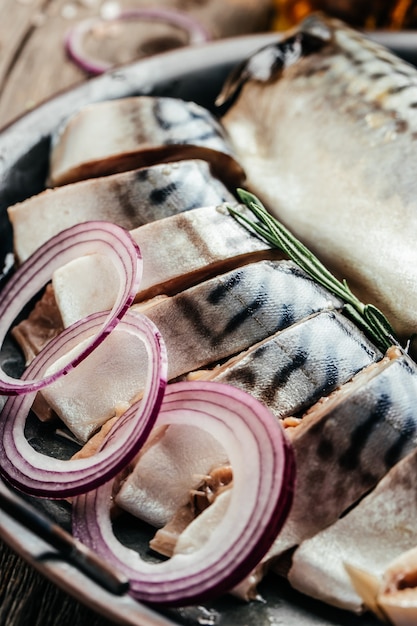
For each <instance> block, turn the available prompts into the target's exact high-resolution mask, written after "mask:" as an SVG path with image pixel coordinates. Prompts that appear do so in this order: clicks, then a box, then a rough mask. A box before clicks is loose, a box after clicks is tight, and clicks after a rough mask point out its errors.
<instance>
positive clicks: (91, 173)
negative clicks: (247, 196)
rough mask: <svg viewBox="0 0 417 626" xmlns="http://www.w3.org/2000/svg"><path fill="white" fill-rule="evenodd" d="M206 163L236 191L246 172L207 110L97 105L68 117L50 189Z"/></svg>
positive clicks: (163, 103) (140, 100)
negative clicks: (159, 166)
mask: <svg viewBox="0 0 417 626" xmlns="http://www.w3.org/2000/svg"><path fill="white" fill-rule="evenodd" d="M190 158H191V159H192V158H202V159H204V160H207V161H208V162H209V163H210V164H211V167H212V169H213V171H214V172H215V173H216V175H217V176H218V177H219V178H220V179H221V180H223V181H225V182H226V184H227V186H230V187H231V188H235V187H237V186H239V185H241V184H242V183H243V180H244V172H243V170H242V168H241V166H240V164H239V163H238V162H237V161H236V160H235V158H234V155H233V153H232V150H231V147H230V144H229V142H228V140H227V138H226V134H225V132H224V129H223V128H222V126H221V125H220V124H219V122H218V120H217V119H216V118H215V117H214V116H213V115H212V114H211V113H210V112H209V111H208V110H207V109H205V108H203V107H201V106H199V105H197V104H196V103H194V102H187V101H184V100H179V99H176V98H163V97H159V98H158V97H156V96H155V97H152V96H136V97H130V98H123V99H119V100H109V101H104V102H98V103H95V104H92V105H89V106H86V107H84V108H83V109H82V110H81V111H79V112H78V113H76V114H75V115H74V116H73V117H72V118H70V119H69V120H68V121H67V122H66V123H65V125H63V127H61V129H60V130H59V132H58V133H57V135H56V137H55V138H54V140H53V146H52V150H51V156H50V171H49V178H48V185H49V186H57V185H63V184H67V183H71V182H75V181H77V180H83V179H86V178H91V177H96V176H100V175H101V176H103V175H107V174H113V173H115V172H121V171H125V170H127V169H132V168H138V167H143V166H149V165H153V164H155V163H163V162H167V161H178V160H181V159H190Z"/></svg>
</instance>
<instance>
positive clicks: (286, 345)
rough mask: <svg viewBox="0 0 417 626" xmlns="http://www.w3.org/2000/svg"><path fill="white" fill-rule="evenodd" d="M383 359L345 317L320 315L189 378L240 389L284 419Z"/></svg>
mask: <svg viewBox="0 0 417 626" xmlns="http://www.w3.org/2000/svg"><path fill="white" fill-rule="evenodd" d="M380 358H382V355H381V354H380V352H379V351H378V350H377V349H376V348H375V347H374V346H373V345H372V343H371V342H370V341H368V340H367V339H366V337H365V336H364V334H363V333H362V332H361V331H360V330H359V329H358V328H357V327H356V326H355V325H354V324H353V323H352V322H350V321H349V320H348V319H347V318H346V317H345V316H344V315H343V314H342V313H339V312H338V311H320V312H319V313H315V314H313V315H312V316H310V317H308V318H306V319H303V320H301V321H300V322H297V323H296V324H293V325H292V326H290V327H289V328H286V329H284V330H282V331H279V332H278V333H276V334H275V335H273V336H272V337H269V338H268V339H265V340H264V341H262V342H260V343H258V344H256V345H254V346H251V347H250V348H249V349H248V350H246V351H245V352H243V353H242V354H240V355H238V356H237V357H233V358H232V359H230V360H228V361H226V362H225V363H223V364H221V365H218V366H217V367H215V368H213V369H212V370H203V371H200V372H192V373H191V374H189V378H193V379H195V378H204V379H206V380H215V381H217V382H222V383H226V384H229V385H233V386H235V387H239V388H240V389H243V390H244V391H246V392H248V393H250V394H251V395H253V396H254V397H255V398H257V399H258V400H260V402H263V403H264V404H266V405H267V406H268V407H269V408H270V409H271V411H272V412H273V413H274V414H275V415H276V416H277V417H278V418H279V419H283V418H285V417H287V416H295V415H297V414H299V413H300V412H301V411H304V410H306V409H307V408H308V407H310V406H311V405H312V404H314V403H315V402H317V401H318V400H319V399H320V398H322V397H323V396H326V395H328V394H329V393H330V392H331V391H333V390H334V389H335V388H336V387H338V386H339V385H341V384H343V383H345V382H347V381H348V380H350V378H352V376H354V375H355V374H357V373H358V372H359V371H360V370H361V369H363V368H364V367H366V366H367V365H370V364H371V363H372V362H373V361H377V360H379V359H380ZM284 423H285V420H284ZM295 423H297V422H296V421H295Z"/></svg>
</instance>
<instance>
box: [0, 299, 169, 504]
mask: <svg viewBox="0 0 417 626" xmlns="http://www.w3.org/2000/svg"><path fill="white" fill-rule="evenodd" d="M104 318H105V314H103V313H96V314H94V315H92V316H90V317H88V318H86V319H84V320H81V321H80V322H78V323H77V324H75V325H73V326H71V327H70V328H68V329H67V330H65V331H63V333H61V334H60V335H59V336H58V337H57V338H56V339H54V340H53V341H51V342H50V343H49V344H48V345H47V346H46V348H45V349H44V350H43V351H42V352H41V353H40V354H39V355H38V356H37V357H36V358H35V359H34V360H33V361H32V363H31V364H30V366H29V367H28V369H27V370H26V372H25V374H24V376H32V375H35V376H37V375H39V374H40V373H41V372H42V371H43V370H45V369H46V368H47V367H48V366H49V364H50V362H51V360H54V359H55V358H57V357H59V356H60V355H61V354H65V353H66V351H67V350H68V349H71V348H72V347H73V346H74V345H76V344H77V343H78V342H79V341H82V340H83V339H84V338H86V337H88V336H89V335H90V334H91V333H92V332H96V331H97V329H98V328H100V327H101V326H102V323H103V319H104ZM113 332H128V333H131V334H132V335H134V336H135V337H139V338H140V339H141V340H142V341H143V342H144V344H145V347H146V351H147V356H148V363H147V369H148V376H147V379H146V386H145V390H144V392H143V396H142V399H141V400H140V401H139V402H136V403H135V404H133V405H132V406H131V407H130V408H129V409H128V410H127V411H126V412H125V413H124V414H123V415H122V416H121V417H120V418H119V419H118V420H117V421H116V423H115V424H114V425H113V428H112V429H111V430H110V432H109V434H108V436H107V438H106V440H105V445H104V444H103V446H102V447H101V448H100V450H99V451H98V452H97V453H96V454H95V455H94V456H92V457H89V458H83V459H74V460H60V459H55V458H52V457H49V456H47V455H45V454H41V453H39V452H37V451H35V450H34V449H33V448H32V446H31V445H30V443H29V442H28V441H27V439H26V437H25V433H24V428H25V423H26V419H27V415H28V413H29V411H30V407H31V405H32V403H33V400H34V397H35V395H36V391H33V392H31V393H27V394H25V395H20V396H11V397H9V398H8V399H7V401H6V404H5V406H4V409H3V412H2V420H1V421H0V459H1V465H0V474H1V475H2V476H3V477H4V478H6V479H7V480H8V481H9V482H10V483H11V484H12V485H14V486H15V487H17V488H18V489H20V490H22V491H24V492H25V493H29V494H31V495H35V496H40V497H48V498H55V499H57V498H66V497H69V496H72V495H76V494H79V493H81V492H83V491H86V490H89V489H93V488H96V487H97V486H99V485H102V484H103V483H104V482H105V481H107V480H109V479H111V478H112V477H113V476H115V475H116V474H117V473H118V472H119V471H121V470H122V469H123V468H124V467H125V466H126V464H127V463H129V462H130V461H131V460H132V458H133V457H134V456H135V455H136V454H137V452H138V451H139V450H140V448H141V446H142V444H143V443H144V441H145V440H146V439H147V437H148V435H149V432H150V431H151V429H152V427H153V424H154V422H155V420H156V418H157V415H158V413H159V409H160V406H161V403H162V399H163V395H164V391H165V385H166V380H167V355H166V350H165V344H164V342H163V340H162V337H161V335H160V333H159V331H158V330H157V328H156V326H155V325H154V324H153V323H152V322H151V321H150V320H149V319H148V318H146V317H145V316H143V315H140V314H139V313H137V312H133V311H129V312H128V313H126V315H125V316H124V318H123V320H121V321H120V323H119V325H118V326H117V328H116V329H115V330H114V331H113ZM132 367H134V364H132ZM106 442H107V443H106Z"/></svg>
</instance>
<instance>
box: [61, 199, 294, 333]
mask: <svg viewBox="0 0 417 626" xmlns="http://www.w3.org/2000/svg"><path fill="white" fill-rule="evenodd" d="M242 209H243V207H242ZM130 233H131V235H132V238H133V239H134V240H135V241H136V243H137V244H138V245H139V248H140V251H141V255H142V258H143V274H142V279H141V283H140V287H139V291H138V293H137V295H136V299H135V301H136V302H139V301H143V300H146V299H148V298H153V297H154V296H157V295H160V294H165V295H174V294H175V293H177V292H179V291H182V290H184V289H187V288H188V287H191V286H192V285H194V284H196V283H198V282H201V281H202V280H205V279H207V278H209V277H211V276H213V275H216V274H218V273H224V272H226V271H228V270H230V269H231V268H233V267H237V266H239V265H243V264H244V263H248V262H254V261H257V260H260V259H265V258H279V257H281V258H282V254H280V253H279V251H278V250H276V249H272V248H271V247H270V246H269V245H268V244H266V243H264V242H263V241H262V240H261V239H259V238H258V237H256V236H254V235H252V234H251V233H249V231H248V230H246V229H244V228H242V227H241V226H240V225H239V224H238V223H237V222H236V220H234V219H233V218H232V217H231V216H230V215H229V213H228V210H227V208H226V206H224V205H219V206H217V207H216V206H211V207H202V208H200V209H192V210H190V211H187V212H186V213H181V214H178V215H173V216H170V217H167V218H165V219H161V220H158V221H155V222H152V223H150V224H145V225H144V226H140V227H139V228H135V229H134V230H132V231H130ZM52 284H53V288H54V294H55V299H56V302H57V305H58V307H59V310H60V313H61V316H62V320H63V323H64V326H65V327H67V326H70V324H72V323H73V322H75V321H77V320H78V319H81V318H83V317H85V315H87V314H89V313H92V312H96V311H106V310H107V309H111V308H112V306H113V304H114V302H115V301H116V297H117V291H118V288H119V279H118V277H117V275H116V273H115V270H114V268H113V265H112V263H111V261H109V259H108V257H106V256H105V255H98V254H90V255H86V256H83V257H79V258H78V259H75V260H74V261H71V262H70V263H67V264H66V265H64V266H62V267H61V268H59V269H58V270H56V271H55V272H54V274H53V276H52ZM86 306H87V309H86Z"/></svg>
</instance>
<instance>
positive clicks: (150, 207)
mask: <svg viewBox="0 0 417 626" xmlns="http://www.w3.org/2000/svg"><path fill="white" fill-rule="evenodd" d="M223 202H230V203H235V202H236V198H235V197H234V196H233V194H231V193H230V192H229V191H228V189H227V188H226V187H225V186H224V184H223V183H221V182H220V180H219V179H218V178H216V177H214V176H213V175H212V173H211V171H210V167H209V165H208V163H207V162H206V161H202V160H200V159H192V160H183V161H178V162H175V163H163V164H158V165H153V166H151V167H144V168H141V169H138V170H134V171H130V172H123V173H120V174H113V175H109V176H106V177H100V178H95V179H91V180H87V181H81V182H77V183H73V184H68V185H65V186H63V187H58V188H56V189H48V190H47V191H44V192H42V193H40V194H38V195H36V196H32V197H31V198H29V199H28V200H25V201H23V202H20V203H18V204H15V205H13V206H11V207H9V208H8V215H9V219H10V221H11V223H12V226H13V246H14V252H15V255H16V258H17V260H18V261H19V262H20V263H22V262H23V261H25V260H26V259H27V258H28V257H29V256H30V255H31V254H32V253H33V252H34V251H35V250H36V249H37V248H39V247H40V246H41V245H42V244H43V243H45V242H46V241H47V240H48V239H49V238H50V237H52V236H53V235H56V234H58V233H59V232H61V231H62V230H64V229H65V228H68V227H70V226H73V225H75V224H79V223H81V222H86V221H89V220H105V221H110V222H113V223H115V224H118V225H119V226H123V227H124V228H127V229H128V230H132V229H134V228H137V227H139V226H142V225H143V224H148V223H150V222H154V221H156V220H160V219H163V218H165V217H169V216H171V215H176V214H178V213H180V212H185V211H189V210H191V209H195V208H198V207H205V206H212V205H218V204H222V203H223Z"/></svg>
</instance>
